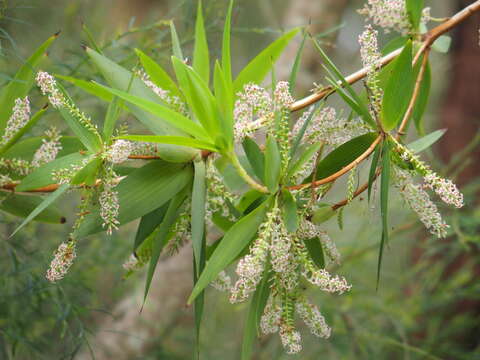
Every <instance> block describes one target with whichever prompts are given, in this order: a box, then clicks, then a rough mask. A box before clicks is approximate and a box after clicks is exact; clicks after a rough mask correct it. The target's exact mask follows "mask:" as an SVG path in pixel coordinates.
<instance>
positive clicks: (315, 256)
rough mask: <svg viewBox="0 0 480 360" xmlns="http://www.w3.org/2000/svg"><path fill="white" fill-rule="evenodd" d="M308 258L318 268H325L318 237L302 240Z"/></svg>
mask: <svg viewBox="0 0 480 360" xmlns="http://www.w3.org/2000/svg"><path fill="white" fill-rule="evenodd" d="M303 242H304V244H305V247H306V248H307V251H308V254H309V255H310V258H311V259H312V260H313V262H314V264H315V265H316V266H317V267H318V268H319V269H324V268H325V257H324V255H323V248H322V243H321V242H320V239H319V238H318V237H315V238H312V239H304V240H303Z"/></svg>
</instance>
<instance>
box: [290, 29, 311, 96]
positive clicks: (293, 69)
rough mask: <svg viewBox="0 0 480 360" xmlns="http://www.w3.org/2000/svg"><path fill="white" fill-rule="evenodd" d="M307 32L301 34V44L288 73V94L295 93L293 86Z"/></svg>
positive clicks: (295, 81) (295, 82)
mask: <svg viewBox="0 0 480 360" xmlns="http://www.w3.org/2000/svg"><path fill="white" fill-rule="evenodd" d="M307 34H308V33H307V32H306V31H305V32H304V33H303V38H302V42H301V43H300V46H299V47H298V50H297V55H295V61H294V62H293V66H292V70H291V71H290V78H289V79H288V85H289V88H290V93H291V94H293V93H294V92H295V86H296V84H297V74H298V69H299V68H300V62H301V60H302V54H303V48H304V47H305V40H307Z"/></svg>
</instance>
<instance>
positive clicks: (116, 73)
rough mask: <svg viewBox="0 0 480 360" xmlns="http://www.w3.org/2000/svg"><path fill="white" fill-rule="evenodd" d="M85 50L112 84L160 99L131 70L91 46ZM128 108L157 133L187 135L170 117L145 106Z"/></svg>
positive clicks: (133, 92) (152, 100) (138, 95)
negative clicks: (153, 112)
mask: <svg viewBox="0 0 480 360" xmlns="http://www.w3.org/2000/svg"><path fill="white" fill-rule="evenodd" d="M85 51H86V52H87V55H88V56H89V57H90V59H91V60H92V62H93V63H94V64H95V65H96V66H97V68H98V69H99V70H100V72H101V73H102V75H103V77H104V78H105V79H106V80H107V82H108V83H109V84H110V86H112V87H113V88H115V89H119V90H122V91H126V90H127V89H129V93H130V94H132V95H135V96H137V97H139V98H142V99H146V100H149V101H150V102H154V103H155V102H158V101H159V98H158V96H157V95H155V93H154V92H153V91H152V90H150V89H149V88H148V87H147V86H146V85H145V84H144V83H143V81H142V80H140V79H138V78H137V77H135V76H133V75H132V73H131V72H130V71H128V70H127V69H125V68H123V67H121V66H120V65H118V64H116V63H115V62H113V61H111V60H110V59H108V58H107V57H105V56H103V55H100V54H99V53H97V52H96V51H94V50H92V49H90V48H86V50H85ZM103 89H104V90H107V89H108V88H107V87H103ZM103 96H105V95H104V93H103ZM128 108H129V110H130V111H131V112H132V114H133V115H134V116H135V117H136V118H137V119H138V120H140V121H141V122H142V123H143V124H144V125H145V126H146V127H148V128H149V129H150V130H151V131H152V132H153V133H155V134H157V135H164V134H165V135H180V136H181V135H185V132H183V131H181V130H179V129H178V128H177V127H175V126H173V125H171V124H170V123H169V122H168V119H165V118H163V117H161V116H159V115H156V114H152V113H149V112H148V111H145V108H140V107H138V106H133V104H128ZM166 116H168V115H166Z"/></svg>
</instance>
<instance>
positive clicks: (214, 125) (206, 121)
mask: <svg viewBox="0 0 480 360" xmlns="http://www.w3.org/2000/svg"><path fill="white" fill-rule="evenodd" d="M172 64H173V68H174V69H175V74H176V75H177V79H178V81H179V83H180V87H181V89H182V91H183V93H184V94H185V98H186V100H187V103H188V105H189V106H190V108H191V109H192V110H193V112H194V114H195V116H196V117H197V119H198V120H199V121H200V123H201V124H202V125H203V127H204V128H205V130H206V131H207V132H208V134H209V135H210V138H212V139H215V138H216V136H217V135H218V134H219V132H220V124H219V123H218V120H219V119H218V116H217V114H216V112H215V109H216V101H215V98H214V97H213V95H212V93H211V91H210V89H209V88H208V85H207V84H206V83H205V82H204V81H203V80H202V78H201V77H200V76H199V75H198V74H197V73H196V72H195V71H194V70H193V69H192V68H191V67H190V66H188V65H186V64H185V63H184V62H183V61H181V60H179V59H178V58H176V57H172Z"/></svg>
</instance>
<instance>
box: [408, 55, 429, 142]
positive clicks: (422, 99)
mask: <svg viewBox="0 0 480 360" xmlns="http://www.w3.org/2000/svg"><path fill="white" fill-rule="evenodd" d="M431 84H432V70H431V67H430V64H427V67H426V68H425V73H424V74H423V79H422V83H421V84H420V91H419V93H418V98H417V101H416V103H415V107H414V108H413V113H412V119H413V122H414V124H415V127H416V129H417V132H418V133H419V134H421V135H423V134H424V133H425V130H424V128H423V121H422V120H423V114H424V113H425V110H426V109H427V105H428V100H429V98H430V88H431Z"/></svg>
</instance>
